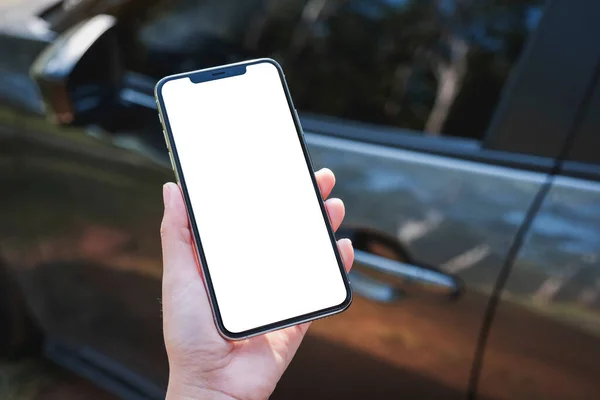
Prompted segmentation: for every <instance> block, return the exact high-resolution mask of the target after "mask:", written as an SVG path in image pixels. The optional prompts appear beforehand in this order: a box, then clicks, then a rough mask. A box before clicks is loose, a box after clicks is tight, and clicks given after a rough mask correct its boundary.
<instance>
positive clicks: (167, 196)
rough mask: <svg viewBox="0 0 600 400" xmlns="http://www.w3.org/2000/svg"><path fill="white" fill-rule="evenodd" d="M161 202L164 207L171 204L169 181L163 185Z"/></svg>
mask: <svg viewBox="0 0 600 400" xmlns="http://www.w3.org/2000/svg"><path fill="white" fill-rule="evenodd" d="M163 203H164V204H165V208H168V207H169V206H170V205H171V185H170V184H169V183H165V184H164V185H163Z"/></svg>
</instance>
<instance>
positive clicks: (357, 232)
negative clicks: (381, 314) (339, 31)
mask: <svg viewBox="0 0 600 400" xmlns="http://www.w3.org/2000/svg"><path fill="white" fill-rule="evenodd" d="M337 236H338V237H347V238H350V239H351V240H352V243H353V245H354V268H353V269H352V271H351V272H350V275H349V277H350V281H351V283H352V288H353V289H354V292H355V293H356V294H358V295H361V296H363V297H367V298H369V299H371V300H375V301H380V302H392V301H398V300H401V299H403V298H405V297H408V296H422V295H426V296H434V297H436V298H440V299H444V300H453V299H457V298H459V297H461V296H462V294H463V293H464V283H463V281H462V280H461V279H460V278H458V277H456V276H453V275H451V274H448V273H446V272H444V271H442V270H440V269H437V268H435V267H432V266H430V265H427V264H425V263H420V262H417V261H415V260H414V259H413V257H412V255H411V254H410V252H409V251H408V249H406V248H405V247H404V246H403V245H402V243H400V241H399V240H398V239H396V238H395V237H393V236H391V235H389V234H386V233H383V232H380V231H377V230H374V229H371V228H364V227H348V226H343V227H341V228H340V229H339V230H338V232H337Z"/></svg>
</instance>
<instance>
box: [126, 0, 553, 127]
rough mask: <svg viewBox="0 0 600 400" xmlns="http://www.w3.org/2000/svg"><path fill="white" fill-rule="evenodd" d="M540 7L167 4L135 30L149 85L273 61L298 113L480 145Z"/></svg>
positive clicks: (523, 1) (408, 0) (520, 2)
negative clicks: (463, 139)
mask: <svg viewBox="0 0 600 400" xmlns="http://www.w3.org/2000/svg"><path fill="white" fill-rule="evenodd" d="M543 3H544V1H543V0H247V1H240V0H219V1H216V0H177V1H176V0H169V1H161V2H158V3H157V4H155V5H154V6H153V7H150V8H149V9H148V10H147V11H146V12H145V13H144V14H143V15H142V16H141V17H139V18H138V20H137V22H136V24H135V25H134V26H135V28H134V31H133V41H132V42H131V49H130V50H131V51H128V52H127V53H128V54H129V57H130V60H129V62H130V64H131V66H132V67H133V68H134V69H137V70H138V71H139V72H143V73H146V74H149V75H151V76H153V77H155V78H160V77H162V76H164V75H167V74H171V73H177V72H182V71H186V70H190V69H197V68H203V67H208V66H214V65H218V64H223V63H228V62H233V61H238V60H243V59H248V58H257V57H272V58H275V59H276V60H278V61H279V62H280V63H281V64H282V66H283V68H284V70H285V72H286V77H287V79H288V83H289V85H290V90H291V92H292V95H293V98H294V102H295V103H296V106H297V108H298V109H299V110H300V111H304V112H311V113H315V114H322V115H323V114H324V115H329V116H336V117H340V118H345V119H350V120H357V121H362V122H368V123H374V124H380V125H387V126H395V127H400V128H406V129H409V130H414V131H420V132H425V134H429V135H450V136H462V137H470V138H475V139H479V138H481V137H482V136H483V134H484V133H485V130H486V128H487V126H488V124H489V122H490V119H491V117H492V114H493V112H494V109H495V107H496V105H497V103H498V100H499V97H500V93H501V91H502V88H503V86H504V85H505V83H506V81H507V78H508V76H509V73H510V72H511V70H512V69H513V68H514V66H515V65H516V63H517V60H518V59H519V56H520V54H521V52H522V50H523V47H524V44H525V42H526V40H527V38H528V37H529V36H530V35H531V33H532V31H533V30H534V28H535V27H536V26H537V24H538V21H539V20H540V17H541V14H542V7H543Z"/></svg>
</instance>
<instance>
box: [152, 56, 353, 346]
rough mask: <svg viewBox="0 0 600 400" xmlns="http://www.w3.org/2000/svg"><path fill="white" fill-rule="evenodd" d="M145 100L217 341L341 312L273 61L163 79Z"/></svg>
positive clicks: (328, 240)
mask: <svg viewBox="0 0 600 400" xmlns="http://www.w3.org/2000/svg"><path fill="white" fill-rule="evenodd" d="M155 96H156V101H157V104H158V109H159V117H160V120H161V123H162V125H163V129H164V134H165V140H166V143H167V148H168V150H169V156H170V157H171V163H172V166H173V170H174V171H175V175H176V177H177V181H178V183H179V184H180V185H181V188H182V191H183V195H184V199H185V203H186V207H187V212H188V215H189V219H190V226H191V230H192V234H193V238H194V241H195V245H196V246H195V247H196V250H197V253H198V259H199V261H200V264H201V267H202V273H203V275H204V281H205V285H206V289H207V292H208V295H209V297H210V303H211V306H212V310H213V314H214V320H215V323H216V325H217V328H218V330H219V331H220V333H221V334H222V335H223V336H224V337H225V338H227V339H231V340H236V339H244V338H248V337H251V336H255V335H259V334H263V333H266V332H269V331H273V330H276V329H281V328H285V327H288V326H292V325H296V324H300V323H304V322H308V321H311V320H314V319H318V318H322V317H325V316H330V315H333V314H336V313H339V312H341V311H343V310H345V309H346V308H348V306H349V305H350V303H351V301H352V291H351V289H350V284H349V282H348V278H347V275H346V272H345V269H344V265H343V262H342V258H341V256H340V254H339V252H338V248H337V245H336V240H335V237H334V234H333V230H332V227H331V225H330V223H329V218H328V216H327V212H326V209H325V205H324V203H323V200H322V198H321V195H320V192H319V187H318V185H317V181H316V179H315V175H314V173H313V167H312V164H311V161H310V157H309V154H308V150H307V148H306V144H305V142H304V139H303V133H302V129H301V126H300V120H299V118H298V114H297V112H296V110H295V108H294V106H293V103H292V99H291V97H290V93H289V90H288V87H287V84H286V82H285V76H284V74H283V71H282V69H281V67H280V65H279V64H278V63H277V62H276V61H274V60H271V59H259V60H252V61H247V62H242V63H235V64H230V65H224V66H219V67H215V68H209V69H204V70H200V71H193V72H187V73H183V74H178V75H172V76H168V77H165V78H163V79H161V80H160V81H159V82H158V84H157V85H156V88H155Z"/></svg>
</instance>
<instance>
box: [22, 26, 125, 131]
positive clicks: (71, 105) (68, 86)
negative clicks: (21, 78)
mask: <svg viewBox="0 0 600 400" xmlns="http://www.w3.org/2000/svg"><path fill="white" fill-rule="evenodd" d="M115 25H116V19H115V18H114V17H112V16H109V15H97V16H95V17H92V18H90V19H88V20H86V21H83V22H81V23H79V24H77V25H76V26H74V27H72V28H71V29H69V30H68V31H66V32H65V33H63V34H62V35H60V36H59V37H58V38H57V39H56V40H55V41H54V42H53V43H52V44H51V45H50V46H48V47H47V48H46V49H45V50H44V51H43V52H42V53H41V54H40V55H39V56H38V58H37V59H36V60H35V62H34V63H33V66H32V67H31V71H30V74H31V77H32V79H33V80H34V81H35V82H36V84H37V87H38V89H39V92H40V94H41V96H42V100H43V103H44V107H45V110H46V114H47V116H48V118H49V119H50V120H51V121H52V122H54V123H56V124H59V125H84V124H88V123H91V122H94V121H96V120H100V118H101V117H102V116H101V115H100V114H102V113H106V112H107V110H108V109H110V108H111V106H112V105H113V104H116V102H117V98H118V91H119V88H120V86H121V80H122V77H123V68H122V62H121V57H120V54H119V48H118V46H117V37H116V31H115Z"/></svg>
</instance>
